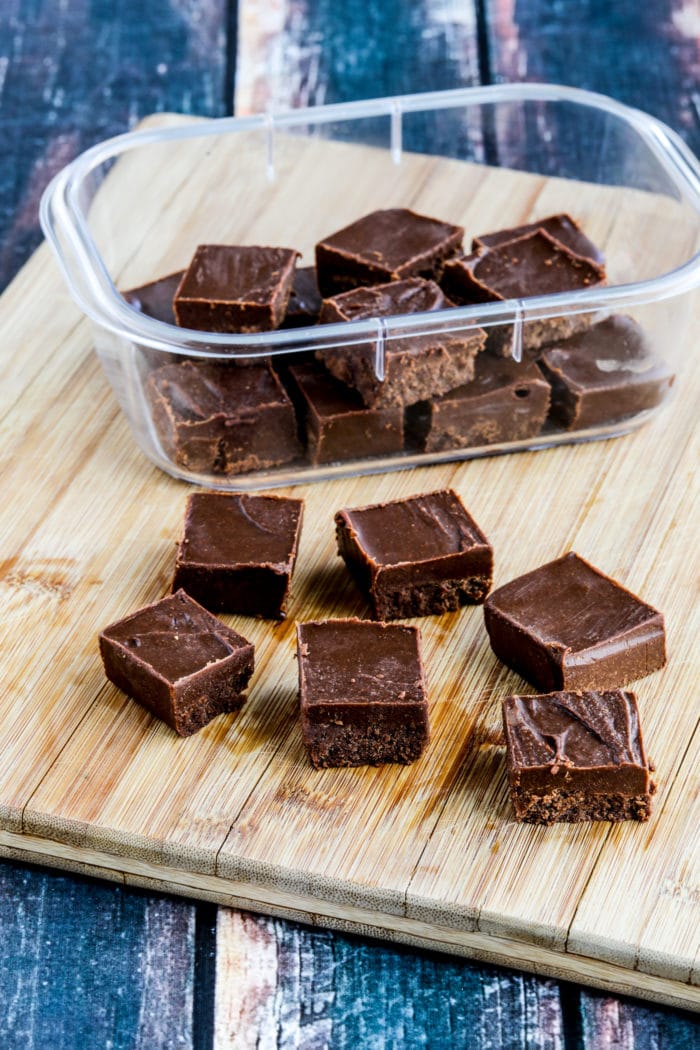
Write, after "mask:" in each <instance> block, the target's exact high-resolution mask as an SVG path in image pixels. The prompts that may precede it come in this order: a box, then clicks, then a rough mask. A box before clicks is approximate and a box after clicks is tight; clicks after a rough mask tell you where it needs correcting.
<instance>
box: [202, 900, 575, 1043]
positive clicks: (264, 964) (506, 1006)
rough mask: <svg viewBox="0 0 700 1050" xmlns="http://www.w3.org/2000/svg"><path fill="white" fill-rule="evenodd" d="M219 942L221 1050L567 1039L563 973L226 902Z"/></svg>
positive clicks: (217, 1034) (218, 1032) (218, 1029)
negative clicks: (378, 938)
mask: <svg viewBox="0 0 700 1050" xmlns="http://www.w3.org/2000/svg"><path fill="white" fill-rule="evenodd" d="M218 945H219V973H218V978H217V1001H216V1026H215V1043H214V1046H215V1050H225V1048H227V1047H229V1046H230V1045H231V1044H232V1043H234V1042H235V1045H236V1046H238V1045H240V1046H255V1045H258V1043H257V1042H256V1040H259V1041H260V1042H259V1045H260V1046H263V1047H265V1048H268V1047H269V1048H275V1050H292V1048H295V1047H304V1048H306V1047H309V1048H319V1050H321V1048H323V1047H333V1048H334V1050H355V1048H358V1047H362V1048H363V1050H365V1048H367V1050H394V1048H398V1047H420V1046H427V1047H441V1046H444V1047H449V1048H450V1050H453V1048H454V1050H461V1048H465V1050H466V1048H469V1050H489V1048H498V1047H509V1048H517V1047H523V1048H525V1047H527V1048H528V1050H566V1048H567V1047H568V1046H569V1043H567V1041H566V1038H567V1037H566V1032H565V1027H566V1021H565V1018H564V1016H563V1011H562V1004H561V997H560V988H559V985H558V984H557V982H555V981H547V980H540V979H538V978H536V977H531V976H528V975H525V974H511V973H509V972H508V971H506V970H501V969H498V968H496V967H493V966H486V965H479V964H477V965H471V964H469V963H465V962H464V961H463V960H461V959H457V958H454V957H450V956H443V955H434V954H431V953H428V952H424V951H414V950H411V949H409V948H404V947H400V946H394V945H387V944H380V943H378V942H372V941H366V940H363V939H360V938H358V937H355V936H350V935H345V934H341V933H335V932H330V931H323V930H317V929H312V928H310V927H308V926H301V925H297V924H294V923H287V922H281V921H279V920H275V919H262V918H255V917H253V916H249V915H245V914H238V915H234V914H233V913H227V912H225V911H224V910H223V909H222V911H221V912H220V914H219V925H218ZM241 984H242V985H243V986H244V988H245V991H244V992H242V991H241V987H240V986H241Z"/></svg>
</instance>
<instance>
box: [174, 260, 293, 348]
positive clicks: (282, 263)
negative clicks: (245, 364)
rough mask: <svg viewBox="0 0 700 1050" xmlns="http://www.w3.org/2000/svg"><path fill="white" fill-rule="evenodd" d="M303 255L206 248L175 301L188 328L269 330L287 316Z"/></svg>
mask: <svg viewBox="0 0 700 1050" xmlns="http://www.w3.org/2000/svg"><path fill="white" fill-rule="evenodd" d="M298 255H299V253H298V252H296V251H293V250H292V249H291V248H261V247H258V246H245V247H243V246H240V245H238V246H231V245H226V244H201V245H200V246H199V247H198V248H197V250H196V252H195V253H194V255H193V257H192V262H191V263H190V265H189V267H188V268H187V269H186V270H185V273H184V274H183V277H182V280H181V282H180V285H179V287H178V289H177V291H176V293H175V298H174V300H173V303H174V307H175V318H176V320H177V323H178V324H179V325H182V327H183V328H196V329H198V330H199V331H202V332H264V331H268V330H269V329H271V328H277V327H278V326H279V325H280V324H281V323H282V320H283V318H284V314H285V310H286V309H287V300H288V299H289V293H290V291H291V288H292V281H293V279H294V267H295V265H296V260H297V256H298Z"/></svg>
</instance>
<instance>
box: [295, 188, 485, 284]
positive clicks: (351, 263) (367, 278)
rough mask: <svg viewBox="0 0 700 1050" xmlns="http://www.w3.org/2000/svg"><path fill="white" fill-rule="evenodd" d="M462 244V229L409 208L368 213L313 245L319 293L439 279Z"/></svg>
mask: <svg viewBox="0 0 700 1050" xmlns="http://www.w3.org/2000/svg"><path fill="white" fill-rule="evenodd" d="M463 238H464V228H463V227H462V226H453V225H451V223H449V222H441V221H440V220H439V219H431V218H429V217H428V216H427V215H418V214H417V213H416V212H414V211H411V210H410V209H408V208H387V209H385V210H381V211H373V212H371V213H370V214H369V215H364V216H363V217H362V218H361V219H357V221H356V222H353V223H350V225H349V226H345V227H344V228H343V229H342V230H338V231H337V232H336V233H333V234H331V235H330V237H325V238H324V239H323V240H322V241H319V243H318V244H317V245H316V269H317V271H318V285H319V288H320V289H321V292H322V293H323V295H324V296H325V295H334V294H335V293H336V292H344V291H346V290H347V289H348V288H357V287H358V286H359V285H364V284H385V283H386V282H387V281H400V280H402V279H403V278H405V277H439V276H440V273H441V272H442V264H443V262H444V261H445V259H447V258H448V257H449V256H450V255H454V253H455V252H457V251H459V250H460V248H461V246H462V239H463Z"/></svg>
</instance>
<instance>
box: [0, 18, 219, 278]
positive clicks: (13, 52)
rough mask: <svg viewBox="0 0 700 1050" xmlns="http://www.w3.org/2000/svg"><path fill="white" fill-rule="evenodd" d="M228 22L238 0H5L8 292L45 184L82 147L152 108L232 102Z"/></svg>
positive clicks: (0, 124)
mask: <svg viewBox="0 0 700 1050" xmlns="http://www.w3.org/2000/svg"><path fill="white" fill-rule="evenodd" d="M233 6H234V7H235V4H234V5H233ZM228 25H229V0H202V2H201V3H197V4H183V3H179V2H178V0H152V2H149V3H147V4H144V3H141V2H138V0H123V2H121V3H119V4H113V3H111V2H109V0H92V2H88V0H71V2H68V3H62V4H57V3H55V2H52V0H3V4H2V5H0V130H1V132H2V140H3V163H2V166H1V167H0V290H1V289H2V288H3V287H4V286H5V285H6V284H7V282H8V281H9V280H10V278H11V277H12V276H13V275H14V273H16V271H17V270H18V269H19V267H20V266H21V265H22V263H23V262H24V261H25V260H26V258H27V257H28V256H29V254H30V253H31V251H32V250H33V249H34V248H35V247H36V245H37V244H38V242H39V240H40V233H39V228H38V223H37V208H38V202H39V198H40V196H41V193H42V191H43V189H44V187H45V186H46V184H47V183H48V181H49V180H50V178H51V177H52V175H54V174H55V172H56V171H58V170H59V169H60V168H61V167H62V166H63V165H64V164H66V163H67V162H68V161H69V160H71V159H72V158H73V157H74V156H75V155H76V154H77V153H79V152H80V151H81V150H82V149H84V148H86V147H87V146H89V145H92V144H93V143H94V142H97V141H99V140H100V139H103V138H106V137H108V136H110V135H114V134H117V133H118V132H121V131H124V130H126V129H127V128H128V127H130V126H131V125H133V124H134V123H135V122H136V121H137V120H138V119H139V118H140V117H142V116H144V115H145V114H147V113H150V112H154V111H161V110H177V111H181V112H185V113H199V114H203V115H207V116H219V115H222V114H224V113H226V112H230V111H231V107H232V95H233V86H232V84H231V82H230V79H229V78H230V75H231V70H230V67H229V65H228V57H227V50H226V47H227V33H226V30H227V26H228Z"/></svg>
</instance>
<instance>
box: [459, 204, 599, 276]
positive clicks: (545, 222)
mask: <svg viewBox="0 0 700 1050" xmlns="http://www.w3.org/2000/svg"><path fill="white" fill-rule="evenodd" d="M537 230H544V232H545V233H548V234H549V236H550V237H553V238H554V240H555V241H559V243H560V244H563V245H564V247H565V248H568V249H569V251H572V252H573V253H574V254H575V255H580V256H581V257H582V258H583V259H589V260H590V262H593V263H597V264H598V265H599V266H603V265H604V264H605V257H604V255H603V253H602V252H601V250H600V248H598V247H597V246H596V245H595V244H594V243H593V241H591V240H590V239H589V238H588V237H586V235H585V233H584V232H583V230H582V229H581V227H580V226H579V224H578V223H577V222H576V220H575V219H572V218H571V216H570V215H567V214H566V213H564V212H560V213H559V214H558V215H548V216H547V217H546V218H544V219H538V220H537V221H536V222H528V223H526V224H525V225H524V226H511V227H510V228H509V229H505V230H496V231H494V232H493V233H482V234H480V236H478V237H474V238H473V240H472V251H474V252H475V251H477V250H478V249H479V248H493V247H494V245H497V244H507V243H508V241H515V240H517V239H518V238H519V237H524V236H525V235H526V234H528V233H535V232H536V231H537Z"/></svg>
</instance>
